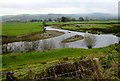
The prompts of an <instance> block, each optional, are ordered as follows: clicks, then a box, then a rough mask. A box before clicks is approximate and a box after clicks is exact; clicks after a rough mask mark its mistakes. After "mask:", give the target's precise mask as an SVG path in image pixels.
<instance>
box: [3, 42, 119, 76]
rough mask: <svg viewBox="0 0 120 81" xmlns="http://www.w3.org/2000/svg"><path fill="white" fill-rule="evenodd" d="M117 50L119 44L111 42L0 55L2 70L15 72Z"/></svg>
mask: <svg viewBox="0 0 120 81" xmlns="http://www.w3.org/2000/svg"><path fill="white" fill-rule="evenodd" d="M119 52H120V45H119V44H113V45H110V46H107V47H103V48H93V49H81V48H62V49H54V50H48V51H44V52H30V53H10V54H5V55H1V56H2V59H3V63H2V66H3V67H2V70H3V72H8V71H13V72H15V71H21V70H26V69H32V68H38V67H43V66H48V65H52V64H54V62H55V61H59V60H65V58H68V60H67V61H71V60H72V59H75V58H82V59H91V58H99V57H101V56H105V55H109V54H113V55H114V54H119ZM23 74H24V72H23ZM19 77H20V76H19ZM21 77H23V76H21Z"/></svg>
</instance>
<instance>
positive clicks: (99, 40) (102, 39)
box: [2, 26, 119, 53]
mask: <svg viewBox="0 0 120 81" xmlns="http://www.w3.org/2000/svg"><path fill="white" fill-rule="evenodd" d="M46 30H56V31H61V32H65V34H64V35H61V36H57V37H53V38H49V39H43V40H37V41H32V42H14V43H8V44H4V45H2V51H3V53H16V52H31V51H43V50H48V49H58V48H85V49H87V47H86V44H85V42H84V41H85V40H84V39H82V40H78V41H75V42H70V43H61V41H62V40H64V39H66V38H69V37H71V36H74V35H82V36H85V33H82V32H75V31H69V30H62V29H55V28H52V27H51V26H47V27H46ZM94 36H95V38H96V41H95V45H94V46H93V48H99V47H105V46H108V45H111V44H114V43H118V42H119V40H118V37H116V36H114V35H110V34H101V35H97V34H94Z"/></svg>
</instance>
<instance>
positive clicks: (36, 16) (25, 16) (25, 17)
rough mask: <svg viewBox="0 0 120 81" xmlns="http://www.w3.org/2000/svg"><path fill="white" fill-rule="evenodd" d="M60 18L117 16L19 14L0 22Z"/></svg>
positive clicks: (106, 15)
mask: <svg viewBox="0 0 120 81" xmlns="http://www.w3.org/2000/svg"><path fill="white" fill-rule="evenodd" d="M62 16H66V17H72V18H79V17H87V18H89V19H97V20H101V19H117V18H118V16H117V14H106V13H92V14H20V15H5V16H0V18H1V17H2V21H3V22H4V21H9V20H31V19H56V18H61V17H62Z"/></svg>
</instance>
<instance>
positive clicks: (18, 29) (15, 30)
mask: <svg viewBox="0 0 120 81" xmlns="http://www.w3.org/2000/svg"><path fill="white" fill-rule="evenodd" d="M45 23H46V24H47V25H53V24H98V23H101V24H105V23H109V24H111V23H118V21H72V22H45ZM41 25H43V24H42V22H26V23H20V22H19V23H2V35H3V36H19V35H25V34H29V33H32V32H37V31H42V30H43V28H42V26H41ZM91 27H92V26H91ZM93 27H94V26H93ZM98 27H105V25H104V26H102V25H98ZM106 27H107V25H106Z"/></svg>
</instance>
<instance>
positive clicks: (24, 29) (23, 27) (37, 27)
mask: <svg viewBox="0 0 120 81" xmlns="http://www.w3.org/2000/svg"><path fill="white" fill-rule="evenodd" d="M41 25H42V23H40V22H35V23H30V22H29V23H3V24H2V35H3V36H19V35H25V34H29V33H32V32H36V31H42V30H43V28H42V26H41Z"/></svg>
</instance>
